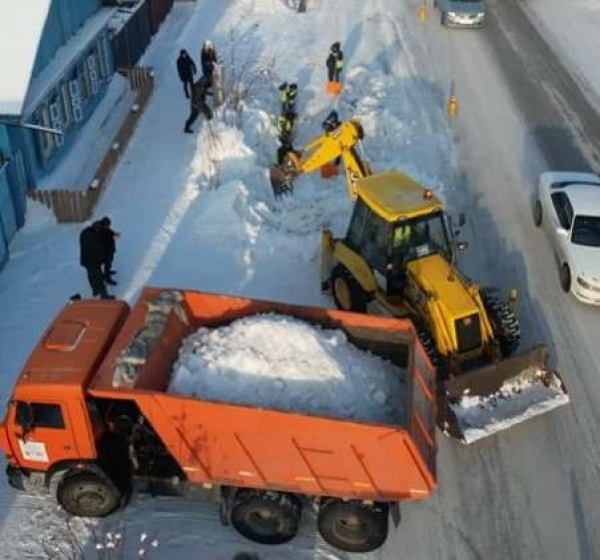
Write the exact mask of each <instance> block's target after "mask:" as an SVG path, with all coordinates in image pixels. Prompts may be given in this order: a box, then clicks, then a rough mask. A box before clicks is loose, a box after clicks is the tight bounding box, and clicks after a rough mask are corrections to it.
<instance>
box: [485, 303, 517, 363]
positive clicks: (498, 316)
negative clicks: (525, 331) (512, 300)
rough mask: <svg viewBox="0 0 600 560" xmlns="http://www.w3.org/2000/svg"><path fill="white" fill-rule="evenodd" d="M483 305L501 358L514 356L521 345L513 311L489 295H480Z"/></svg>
mask: <svg viewBox="0 0 600 560" xmlns="http://www.w3.org/2000/svg"><path fill="white" fill-rule="evenodd" d="M481 297H482V300H483V305H484V307H485V310H486V311H487V314H488V318H489V320H490V323H491V324H492V329H493V331H494V334H495V335H496V338H497V339H498V342H499V343H500V351H501V352H502V356H504V357H505V358H507V357H508V356H511V355H512V354H514V353H515V352H516V351H517V350H518V348H519V344H520V343H521V327H520V326H519V320H518V319H517V316H516V315H515V312H514V310H513V309H512V308H511V307H510V306H509V305H508V304H507V303H506V302H504V301H502V300H501V299H500V298H499V297H496V296H494V295H491V294H490V293H487V294H486V293H482V294H481Z"/></svg>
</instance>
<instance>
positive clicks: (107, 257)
mask: <svg viewBox="0 0 600 560" xmlns="http://www.w3.org/2000/svg"><path fill="white" fill-rule="evenodd" d="M119 236H120V234H118V233H117V232H116V231H113V230H112V229H111V228H110V218H109V217H108V216H105V217H104V218H102V219H101V220H100V240H101V243H102V251H103V254H104V260H103V261H102V267H103V270H102V276H103V277H104V281H105V282H106V283H107V284H110V285H111V286H116V285H117V283H116V282H115V281H114V280H113V279H112V275H113V274H116V271H115V270H113V269H112V263H113V260H114V258H115V253H116V251H117V238H118V237H119Z"/></svg>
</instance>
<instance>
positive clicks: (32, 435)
mask: <svg viewBox="0 0 600 560" xmlns="http://www.w3.org/2000/svg"><path fill="white" fill-rule="evenodd" d="M266 312H274V313H279V314H283V315H289V316H293V317H296V318H298V319H301V320H303V321H306V322H308V323H310V324H313V325H319V326H321V327H325V328H335V329H341V330H343V331H344V332H345V333H346V336H347V337H348V340H349V341H350V342H352V343H353V344H354V345H355V346H357V347H358V348H360V349H363V350H367V351H370V352H371V353H373V354H375V355H378V356H381V357H383V358H385V359H387V360H389V361H391V362H393V363H394V364H396V365H398V366H400V368H402V370H398V371H400V372H401V373H402V375H404V376H405V380H404V382H403V386H404V388H405V389H404V390H403V391H402V394H399V395H397V398H399V399H404V401H405V402H404V403H403V405H404V406H403V408H404V410H405V413H404V414H403V416H402V418H398V419H397V421H396V422H394V423H393V424H387V425H384V424H375V423H367V422H360V421H357V420H344V419H334V418H329V417H318V416H311V415H307V414H299V413H291V412H284V411H278V410H272V409H265V408H259V407H255V406H240V405H235V404H229V403H224V402H211V401H208V400H204V399H200V398H195V397H188V396H181V395H176V394H172V393H169V392H168V387H169V383H170V381H171V375H172V370H173V364H174V362H175V360H176V359H177V356H178V351H179V348H180V345H181V342H182V340H183V338H184V337H186V336H187V335H188V334H190V333H192V332H194V331H195V330H197V329H198V328H200V327H207V328H216V327H219V326H222V325H227V324H229V323H231V322H232V321H234V320H236V319H239V318H242V317H246V316H249V315H255V314H260V313H266ZM283 342H284V341H282V343H283ZM434 387H435V380H434V371H433V370H432V368H431V365H430V363H429V361H428V360H427V358H426V357H425V354H424V352H423V349H422V348H421V346H420V344H419V342H418V339H417V336H416V334H415V331H414V327H413V326H412V324H411V323H410V322H408V321H404V320H397V319H387V318H380V317H372V316H367V315H363V314H354V313H346V312H341V311H334V310H327V309H318V308H312V307H303V306H294V305H286V304H280V303H274V302H269V301H258V300H251V299H241V298H232V297H226V296H222V295H215V294H207V293H202V292H196V291H186V290H183V291H174V290H164V289H159V288H146V289H144V290H143V292H142V294H141V296H140V298H139V300H138V301H137V303H135V305H134V306H133V307H132V308H131V309H130V308H129V306H128V305H127V303H125V302H123V301H109V300H81V301H73V302H70V303H69V304H67V305H66V306H65V307H64V309H63V310H62V311H61V312H60V313H59V314H58V316H57V317H56V318H55V319H54V321H53V322H52V323H51V324H50V326H49V327H48V328H47V329H46V331H45V332H44V334H43V336H42V337H41V339H40V341H39V343H38V344H37V346H36V347H35V349H34V350H33V352H32V354H31V356H30V357H29V359H28V360H27V362H26V363H25V365H24V367H23V370H22V372H21V374H20V375H19V377H18V379H17V381H16V383H15V386H14V389H13V392H12V395H11V397H10V400H9V403H8V406H7V412H6V415H5V418H4V421H3V423H2V425H1V426H0V445H1V447H2V449H3V450H4V453H5V455H6V458H7V462H8V466H7V474H8V477H9V480H10V482H11V484H12V486H14V487H16V488H18V489H21V490H26V491H35V492H40V491H41V492H45V493H49V494H51V495H53V496H54V497H56V499H57V501H58V502H59V503H60V504H61V505H62V507H63V508H64V509H65V510H66V511H68V512H69V513H71V514H73V515H80V516H89V517H100V516H105V515H108V514H109V513H111V512H112V511H114V510H115V509H117V508H118V507H120V506H122V505H124V504H125V503H126V501H127V497H128V496H129V494H130V492H131V489H132V488H133V487H134V486H135V488H136V489H137V490H138V491H148V492H152V493H154V494H158V493H167V494H184V493H192V495H194V494H198V495H199V496H205V497H209V498H211V499H213V500H215V501H216V502H217V503H218V505H219V508H220V513H221V518H222V520H223V522H224V523H225V524H229V523H231V524H232V525H233V526H234V527H235V528H236V529H237V530H238V531H239V532H240V533H242V534H243V535H244V536H246V537H248V538H250V539H252V540H255V541H258V542H262V543H267V544H277V543H282V542H285V541H287V540H289V539H291V538H292V537H293V536H294V535H295V534H296V531H297V529H298V524H299V521H300V516H301V511H302V508H303V507H305V506H307V505H310V506H312V507H314V508H315V509H316V510H317V511H318V518H317V519H318V529H319V532H320V533H321V535H322V536H323V537H324V539H325V540H327V541H328V542H329V543H330V544H332V545H334V546H336V547H338V548H341V549H343V550H348V551H368V550H373V549H375V548H377V547H378V546H380V545H381V544H382V543H383V542H384V541H385V539H386V536H387V531H388V518H389V517H390V515H391V518H392V520H394V521H395V522H396V524H397V523H398V522H399V509H398V503H399V502H400V501H402V500H413V499H424V498H427V497H428V496H430V494H431V493H432V491H433V490H434V488H435V452H436V448H435V388H434Z"/></svg>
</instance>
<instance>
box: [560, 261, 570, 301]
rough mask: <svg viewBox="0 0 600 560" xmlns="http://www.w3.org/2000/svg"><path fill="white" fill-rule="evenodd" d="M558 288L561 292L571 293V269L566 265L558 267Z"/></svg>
mask: <svg viewBox="0 0 600 560" xmlns="http://www.w3.org/2000/svg"><path fill="white" fill-rule="evenodd" d="M559 273H560V287H561V288H562V289H563V292H565V293H567V294H568V293H569V292H570V291H571V269H570V268H569V265H568V264H567V263H565V264H563V265H562V266H561V267H560V271H559Z"/></svg>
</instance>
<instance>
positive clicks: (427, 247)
mask: <svg viewBox="0 0 600 560" xmlns="http://www.w3.org/2000/svg"><path fill="white" fill-rule="evenodd" d="M392 243H393V257H394V261H396V262H401V263H404V262H406V261H408V260H411V259H415V258H422V257H426V256H428V255H433V254H434V253H441V254H442V255H444V257H445V258H447V259H450V245H449V242H448V233H447V231H446V225H445V223H444V219H443V216H442V213H441V212H436V213H435V214H429V215H428V216H422V217H420V218H415V219H413V220H407V221H404V222H400V223H399V224H397V225H396V227H395V228H394V234H393V238H392Z"/></svg>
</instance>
